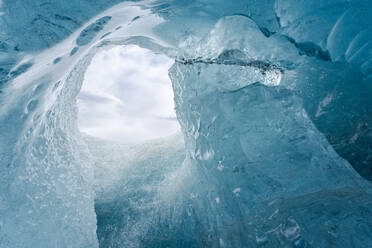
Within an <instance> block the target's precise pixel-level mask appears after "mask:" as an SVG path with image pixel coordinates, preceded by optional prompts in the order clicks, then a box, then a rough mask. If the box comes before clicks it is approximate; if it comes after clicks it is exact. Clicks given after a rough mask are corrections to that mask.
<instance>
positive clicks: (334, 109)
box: [0, 0, 372, 248]
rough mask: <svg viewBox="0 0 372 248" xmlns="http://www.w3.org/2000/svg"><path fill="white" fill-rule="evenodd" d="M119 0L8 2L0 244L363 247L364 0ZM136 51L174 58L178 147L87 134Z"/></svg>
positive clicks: (369, 128) (1, 49) (367, 122)
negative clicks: (101, 62) (100, 59)
mask: <svg viewBox="0 0 372 248" xmlns="http://www.w3.org/2000/svg"><path fill="white" fill-rule="evenodd" d="M120 2H121V1H120V0H112V1H106V0H94V1H63V0H53V1H46V0H34V1H27V0H22V1H13V0H3V1H1V4H0V185H1V188H0V247H4V248H8V247H9V248H10V247H11V248H15V247H16V248H18V247H22V248H23V247H79V248H81V247H98V246H100V247H118V246H120V245H125V247H177V248H182V247H187V248H190V247H361V248H362V247H363V248H364V247H372V238H371V236H370V235H371V233H372V225H371V223H372V219H371V218H372V213H371V209H372V208H371V207H372V206H371V204H372V197H371V193H372V192H371V185H370V182H369V181H370V180H372V145H371V144H372V117H371V116H372V112H371V111H372V110H371V107H370V106H371V103H372V102H371V99H372V97H371V94H372V93H371V92H372V89H371V87H372V82H371V81H372V76H371V75H372V63H371V53H372V46H371V42H370V37H371V33H372V31H371V25H370V23H371V21H372V16H371V13H372V12H371V4H370V1H368V0H360V1H356V0H355V1H350V0H348V1H343V0H332V1H320V0H319V1H305V0H296V1H295V0H264V1H257V0H248V1H229V2H227V1H224V0H216V1H207V0H193V1H170V0H146V1H138V2H123V3H120ZM129 44H135V45H139V46H141V47H143V48H147V49H150V50H152V51H153V52H155V53H161V54H164V55H167V56H169V57H171V58H173V59H175V61H176V62H175V64H174V65H173V67H172V68H171V69H170V73H169V75H170V78H171V80H172V84H173V90H174V93H175V103H176V111H177V118H178V120H179V122H180V125H181V127H182V133H183V137H184V148H183V145H182V144H183V143H182V137H179V136H178V138H177V137H176V138H174V139H173V140H168V141H165V140H163V141H160V144H159V143H156V142H155V143H151V142H150V143H148V144H144V145H143V146H137V147H125V146H116V145H114V144H106V143H105V142H102V141H94V140H91V139H87V138H83V137H82V136H81V135H80V133H79V131H78V128H77V123H76V118H77V114H76V96H77V94H78V92H79V90H80V88H81V83H82V81H83V78H84V72H85V70H86V68H87V66H88V65H89V63H90V61H91V59H92V57H93V56H94V54H96V53H97V52H98V51H99V50H101V49H106V48H109V47H112V46H121V45H129ZM113 147H116V148H113ZM109 151H110V152H111V151H112V153H110V152H109ZM99 154H101V156H100V155H99ZM185 154H186V155H185ZM114 155H115V156H116V155H118V156H117V157H111V156H114ZM119 155H120V156H119ZM160 155H161V156H160ZM184 156H185V160H184V161H183V158H184ZM110 158H112V160H110ZM110 161H111V162H113V161H118V163H117V164H116V166H112V167H111V165H112V164H113V163H111V162H110ZM119 161H120V163H119ZM115 163H116V162H115ZM107 166H109V167H110V170H108V171H106V170H105V169H103V168H107ZM128 166H129V167H130V168H128ZM111 169H112V170H111ZM94 173H95V175H94ZM217 199H218V200H217ZM115 216H118V221H115V220H114V218H115ZM119 217H120V218H119ZM96 220H98V222H97V221H96ZM97 224H98V225H97ZM96 230H97V232H96ZM97 237H98V238H97Z"/></svg>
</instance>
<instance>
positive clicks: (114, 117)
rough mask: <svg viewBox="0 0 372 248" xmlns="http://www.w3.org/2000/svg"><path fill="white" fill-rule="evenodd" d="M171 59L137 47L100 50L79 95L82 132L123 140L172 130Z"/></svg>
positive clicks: (137, 139) (174, 128)
mask: <svg viewBox="0 0 372 248" xmlns="http://www.w3.org/2000/svg"><path fill="white" fill-rule="evenodd" d="M172 63H173V61H172V60H171V59H169V58H168V57H166V56H164V55H158V54H154V53H152V52H151V51H149V50H146V49H142V48H140V47H138V46H125V47H115V48H113V49H110V50H107V51H102V52H100V53H98V54H97V55H96V56H95V57H94V58H93V61H92V63H91V65H90V66H89V68H88V70H87V72H86V74H85V80H84V83H83V87H82V89H81V92H80V94H79V96H78V107H79V128H80V131H82V132H85V133H88V134H90V135H93V136H96V137H99V138H104V139H109V140H114V141H119V142H123V143H137V142H141V141H144V140H148V139H154V138H160V137H164V136H168V135H171V134H173V133H176V132H177V131H178V130H179V124H178V122H177V120H176V115H175V112H174V102H173V91H172V86H171V82H170V79H169V77H168V69H169V67H170V66H171V65H172Z"/></svg>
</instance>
